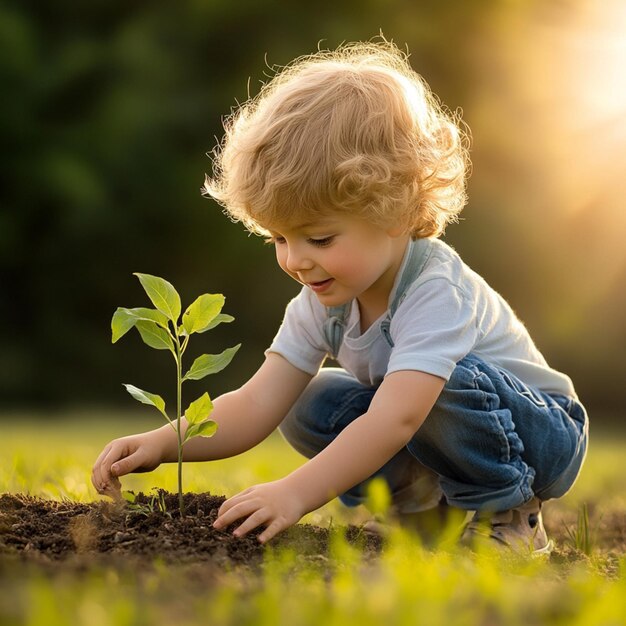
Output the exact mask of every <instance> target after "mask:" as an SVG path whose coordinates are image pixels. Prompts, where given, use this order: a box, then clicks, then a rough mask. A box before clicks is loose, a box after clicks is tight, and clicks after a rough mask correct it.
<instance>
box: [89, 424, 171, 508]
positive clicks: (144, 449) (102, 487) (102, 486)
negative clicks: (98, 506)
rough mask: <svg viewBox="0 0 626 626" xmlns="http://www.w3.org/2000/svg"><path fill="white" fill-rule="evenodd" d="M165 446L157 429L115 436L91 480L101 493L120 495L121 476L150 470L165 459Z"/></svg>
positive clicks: (104, 451)
mask: <svg viewBox="0 0 626 626" xmlns="http://www.w3.org/2000/svg"><path fill="white" fill-rule="evenodd" d="M162 454H163V452H162V449H161V446H160V445H159V441H158V438H156V437H155V436H154V433H142V434H139V435H131V436H130V437H122V438H121V439H115V440H113V441H111V443H109V444H108V445H107V446H106V447H105V448H104V450H103V451H102V452H101V453H100V456H99V457H98V458H97V459H96V462H95V463H94V466H93V469H92V471H91V482H92V483H93V486H94V487H95V488H96V491H97V492H98V493H101V494H104V495H107V496H110V497H112V498H119V496H120V491H121V484H120V481H119V478H118V477H119V476H124V475H125V474H130V473H131V472H150V471H152V470H153V469H155V468H157V467H158V466H159V465H160V463H161V461H162Z"/></svg>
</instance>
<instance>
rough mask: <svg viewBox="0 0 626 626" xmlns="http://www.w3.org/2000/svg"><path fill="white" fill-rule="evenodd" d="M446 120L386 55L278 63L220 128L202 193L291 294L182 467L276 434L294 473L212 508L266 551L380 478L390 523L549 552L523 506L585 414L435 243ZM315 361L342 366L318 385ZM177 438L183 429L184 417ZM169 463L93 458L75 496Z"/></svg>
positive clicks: (165, 436) (136, 440)
mask: <svg viewBox="0 0 626 626" xmlns="http://www.w3.org/2000/svg"><path fill="white" fill-rule="evenodd" d="M465 143H466V142H465V139H464V137H463V135H462V133H461V131H460V130H459V128H458V126H457V125H456V124H455V121H454V119H453V118H452V117H451V116H449V115H448V114H446V112H445V111H444V110H443V109H442V108H441V107H440V106H439V105H438V103H437V100H436V99H435V97H434V96H433V95H432V94H431V93H430V91H429V89H428V87H427V86H426V85H425V84H424V82H423V81H422V79H421V78H420V77H419V76H418V75H417V74H415V73H414V72H413V71H412V69H411V67H410V65H409V63H408V60H407V57H406V55H404V54H403V53H401V52H400V51H399V50H398V49H397V48H396V47H395V46H394V45H393V44H390V43H387V42H384V41H383V42H382V43H376V44H375V43H367V44H352V45H347V46H343V47H341V48H340V49H338V50H337V51H335V52H319V53H317V54H314V55H312V56H310V57H306V58H303V59H299V60H296V61H295V62H294V63H293V64H292V65H291V66H288V67H287V68H285V69H284V70H283V71H282V72H280V73H279V74H278V75H277V76H276V77H275V78H274V79H273V80H271V81H270V82H269V83H268V84H267V85H265V87H264V88H263V89H262V90H261V93H260V94H259V95H258V96H257V97H256V98H254V99H252V100H251V101H250V102H248V103H247V104H245V105H243V106H242V107H240V108H239V110H238V111H236V112H235V113H234V114H233V116H232V117H231V119H230V120H229V123H228V124H227V126H226V136H225V139H224V142H223V144H222V146H221V148H220V150H218V151H217V154H216V159H215V166H216V167H215V173H214V178H213V179H208V180H207V183H206V185H205V189H206V192H207V193H208V194H209V195H211V196H212V197H213V198H215V199H216V200H218V201H219V202H220V203H222V204H223V205H224V206H225V207H226V210H227V212H228V214H229V215H230V217H231V218H233V219H234V220H238V221H241V222H243V223H244V224H245V226H246V227H247V228H248V229H249V230H250V231H252V232H254V233H258V234H262V235H264V236H266V237H269V238H270V241H271V242H272V243H273V245H274V246H275V249H276V257H277V260H278V264H279V265H280V267H281V269H283V270H284V271H285V272H287V274H289V276H291V277H292V278H293V279H294V280H296V281H298V282H299V283H301V284H302V285H303V288H302V291H301V292H300V294H299V295H298V296H297V297H296V298H295V299H294V300H292V301H291V302H290V303H289V305H288V306H287V310H286V312H285V317H284V321H283V323H282V325H281V327H280V329H279V331H278V334H277V335H276V337H275V339H274V341H273V343H272V345H271V346H270V347H269V349H268V350H267V352H266V359H265V361H264V363H263V365H261V367H260V368H259V370H258V371H257V372H256V374H254V376H253V377H252V378H251V379H250V380H249V381H248V382H246V383H245V384H244V385H243V386H242V387H241V388H239V389H237V390H236V391H233V392H230V393H227V394H224V395H222V396H221V397H219V398H217V399H216V400H215V410H214V414H213V419H215V421H216V422H218V424H219V428H218V430H217V434H216V435H215V436H214V437H212V438H211V439H204V438H196V439H193V440H191V441H190V442H189V443H187V444H186V445H185V450H184V459H185V460H187V461H201V460H202V461H205V460H213V459H219V458H225V457H230V456H233V455H236V454H239V453H241V452H244V451H245V450H248V449H250V448H252V447H253V446H255V445H256V444H257V443H259V442H261V441H262V440H263V439H265V438H266V437H267V436H268V435H269V434H270V433H271V432H272V431H273V430H274V429H275V428H276V427H279V428H280V430H281V432H282V433H283V435H284V436H285V438H286V439H287V440H288V441H289V442H290V443H291V444H292V445H293V446H294V447H295V448H296V449H297V450H298V451H300V452H301V453H302V454H304V455H305V456H307V457H309V459H310V460H309V461H308V462H306V463H305V464H304V465H302V466H301V467H300V468H299V469H297V470H296V471H294V472H292V473H291V474H289V475H288V476H286V477H285V478H282V479H281V480H277V481H274V482H270V483H266V484H261V485H256V486H253V487H250V488H249V489H246V490H245V491H243V492H241V493H239V494H237V495H235V496H233V497H232V498H230V499H229V500H227V501H226V502H225V503H224V504H223V506H222V507H221V509H220V511H219V514H218V518H217V520H216V522H215V524H214V525H215V527H216V528H225V527H226V526H228V525H229V524H232V523H233V522H236V521H237V520H239V521H240V522H241V523H240V524H239V525H238V527H237V528H236V530H235V531H234V533H235V535H236V536H242V535H245V534H246V533H248V532H250V531H251V530H253V529H255V528H257V527H264V529H263V530H262V532H261V533H260V535H259V540H260V541H261V542H266V541H268V540H269V539H271V538H272V537H274V536H275V535H276V534H277V533H278V532H280V531H282V530H284V529H285V528H287V527H289V526H291V525H292V524H295V523H296V522H297V521H298V520H299V519H300V518H301V517H302V516H303V515H304V514H305V513H307V512H309V511H312V510H314V509H316V508H318V507H320V506H322V505H323V504H325V503H326V502H328V501H329V500H331V499H332V498H334V497H336V496H340V498H341V500H342V501H343V502H344V503H345V504H348V505H356V504H358V503H361V502H363V501H364V499H365V497H364V493H365V485H366V482H367V479H368V478H370V477H371V476H373V475H380V476H383V477H384V478H385V480H386V481H387V483H388V485H389V488H390V490H391V493H392V498H393V503H394V506H395V508H396V510H397V511H398V513H399V514H400V515H402V514H406V515H409V514H411V513H414V512H419V511H424V510H429V509H434V508H435V507H438V506H439V505H440V502H446V503H447V504H448V505H451V506H454V507H458V508H460V509H464V510H471V511H476V514H475V516H474V518H473V520H472V521H471V522H470V523H469V524H468V525H467V527H466V528H465V531H464V537H463V538H464V540H465V541H467V542H472V541H473V540H474V539H475V538H477V537H478V538H481V537H482V539H484V540H486V541H487V542H490V543H493V544H494V545H497V546H506V547H507V549H508V548H511V549H513V550H517V551H519V550H525V551H535V552H548V551H549V550H550V548H551V542H550V541H549V539H548V538H547V536H546V533H545V530H544V527H543V523H542V519H541V503H542V501H544V500H548V499H550V498H558V497H560V496H562V495H563V494H564V493H566V492H567V491H568V489H569V488H570V487H571V486H572V484H573V483H574V481H575V479H576V477H577V475H578V473H579V471H580V468H581V466H582V463H583V460H584V457H585V453H586V447H587V417H586V413H585V410H584V408H583V407H582V405H581V404H580V402H579V401H578V398H577V396H576V392H575V391H574V388H573V386H572V382H571V380H570V379H569V378H568V377H567V376H565V375H564V374H561V373H559V372H557V371H555V370H553V369H551V368H550V367H549V366H548V364H547V363H546V361H545V359H544V358H543V356H542V355H541V354H540V352H539V351H538V350H537V348H536V347H535V345H534V344H533V342H532V340H531V338H530V336H529V334H528V332H527V330H526V329H525V328H524V326H523V325H522V323H521V322H520V321H519V320H518V319H517V318H516V317H515V314H514V313H513V311H512V310H511V308H510V307H509V306H508V305H507V304H506V302H505V301H504V300H503V298H502V297H501V296H500V295H498V294H497V293H496V292H495V291H494V290H493V289H491V288H490V287H489V286H488V285H487V284H486V283H485V281H484V280H483V279H482V278H481V277H480V276H478V275H477V274H476V273H475V272H473V271H472V270H471V269H469V268H468V267H467V266H466V265H465V264H464V263H463V261H462V260H461V259H460V258H459V256H458V254H456V252H454V251H453V250H452V249H451V248H450V247H449V246H447V245H446V244H444V243H442V242H441V241H439V240H438V239H437V237H438V236H439V235H441V233H442V232H443V230H444V228H445V226H446V224H447V223H449V222H451V221H454V220H455V219H456V217H457V215H458V213H459V212H460V211H461V209H462V207H463V205H464V203H465V174H466V169H467V150H466V148H465ZM327 355H332V356H333V357H335V358H336V359H337V361H338V363H339V364H340V365H341V366H342V368H343V369H330V368H326V369H320V367H321V365H322V363H323V361H324V359H325V358H326V356H327ZM183 423H184V420H183ZM175 460H176V440H175V435H174V433H173V431H172V430H171V429H170V428H169V427H168V426H164V427H163V428H161V429H158V430H154V431H150V432H147V433H142V434H138V435H134V436H130V437H124V438H121V439H117V440H115V441H113V442H111V443H109V444H108V445H107V446H106V447H105V449H104V450H103V452H102V453H101V454H100V456H99V457H98V459H97V461H96V463H95V465H94V468H93V475H92V480H93V483H94V485H95V487H96V488H97V489H98V490H99V491H100V492H102V493H109V494H112V493H114V492H115V491H116V490H119V488H120V483H119V480H118V479H119V477H120V476H123V475H125V474H128V473H129V472H137V471H146V470H152V469H154V468H155V467H157V466H158V465H159V464H160V463H162V462H172V461H175Z"/></svg>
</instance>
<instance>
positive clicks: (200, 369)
mask: <svg viewBox="0 0 626 626" xmlns="http://www.w3.org/2000/svg"><path fill="white" fill-rule="evenodd" d="M240 347H241V344H240V343H238V344H237V345H236V346H233V347H232V348H226V350H224V352H221V353H220V354H203V355H202V356H199V357H198V358H197V359H196V360H195V361H194V362H193V364H192V366H191V367H190V368H189V371H188V372H187V373H186V374H185V375H184V376H183V380H200V379H201V378H204V377H205V376H208V375H209V374H215V373H216V372H219V371H221V370H223V369H224V368H225V367H226V366H227V365H228V364H229V363H230V362H231V360H232V358H233V357H234V356H235V353H236V352H237V350H239V348H240Z"/></svg>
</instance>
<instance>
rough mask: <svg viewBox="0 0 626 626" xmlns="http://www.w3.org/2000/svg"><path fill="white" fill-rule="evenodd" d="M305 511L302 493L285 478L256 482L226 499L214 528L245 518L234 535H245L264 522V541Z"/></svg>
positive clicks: (261, 537) (290, 524) (289, 524)
mask: <svg viewBox="0 0 626 626" xmlns="http://www.w3.org/2000/svg"><path fill="white" fill-rule="evenodd" d="M305 513H306V511H305V510H304V507H303V504H302V501H301V498H300V496H299V494H298V493H295V491H294V490H293V489H292V488H290V487H289V486H288V485H287V483H286V480H285V479H282V480H276V481H274V482H271V483H263V484H261V485H254V486H253V487H250V488H248V489H246V490H245V491H242V492H241V493H238V494H237V495H235V496H233V497H232V498H229V499H228V500H226V502H224V504H222V506H221V507H220V510H219V511H218V513H217V519H216V520H215V522H214V523H213V528H216V529H218V530H219V529H221V528H225V527H227V526H229V525H230V524H232V523H233V522H235V521H236V520H238V519H241V518H242V517H245V518H247V519H246V520H245V521H244V522H243V524H241V525H240V526H238V527H237V528H236V529H235V531H234V532H233V534H234V535H235V537H243V536H244V535H246V534H247V533H248V532H250V531H251V530H253V529H255V528H256V527H257V526H260V525H261V524H263V525H264V526H265V530H264V531H263V532H262V533H261V534H260V535H259V537H258V539H259V541H260V542H261V543H265V542H266V541H269V540H270V539H271V538H272V537H274V536H275V535H277V534H278V533H279V532H281V531H282V530H285V529H286V528H289V526H292V525H293V524H295V523H296V522H297V521H298V520H299V519H300V518H301V517H302V516H303V515H304V514H305Z"/></svg>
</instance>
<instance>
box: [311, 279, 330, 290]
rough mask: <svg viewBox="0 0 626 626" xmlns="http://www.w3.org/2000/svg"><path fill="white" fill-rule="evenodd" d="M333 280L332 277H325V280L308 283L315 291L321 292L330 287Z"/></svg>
mask: <svg viewBox="0 0 626 626" xmlns="http://www.w3.org/2000/svg"><path fill="white" fill-rule="evenodd" d="M333 281H334V278H327V279H326V280H320V281H319V282H318V283H309V287H310V288H311V289H312V290H313V291H314V292H315V293H322V292H323V291H326V289H328V288H329V287H330V285H331V283H332V282H333Z"/></svg>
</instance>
